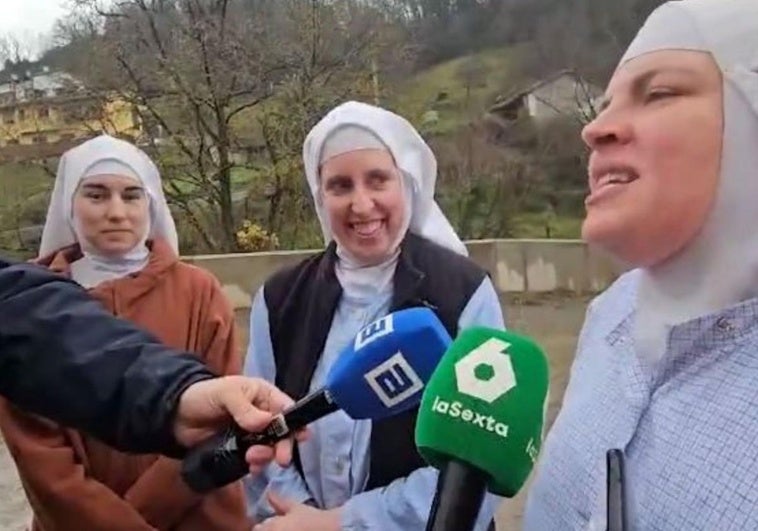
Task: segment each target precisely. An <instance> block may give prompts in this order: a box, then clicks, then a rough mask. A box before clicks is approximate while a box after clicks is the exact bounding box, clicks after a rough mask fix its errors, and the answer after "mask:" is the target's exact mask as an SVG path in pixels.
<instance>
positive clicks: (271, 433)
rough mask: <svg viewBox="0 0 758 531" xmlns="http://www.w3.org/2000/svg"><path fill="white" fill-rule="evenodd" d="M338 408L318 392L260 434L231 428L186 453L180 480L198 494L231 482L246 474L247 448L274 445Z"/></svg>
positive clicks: (294, 405)
mask: <svg viewBox="0 0 758 531" xmlns="http://www.w3.org/2000/svg"><path fill="white" fill-rule="evenodd" d="M338 409H339V406H338V405H337V404H336V403H335V402H334V401H333V400H332V397H331V395H330V394H329V391H328V390H326V389H321V390H320V391H316V392H315V393H312V394H310V395H308V396H306V397H305V398H303V399H301V400H300V401H298V402H296V403H295V404H293V405H292V406H291V407H289V408H288V409H287V410H285V411H283V412H282V413H281V414H280V415H277V416H276V417H275V418H274V420H272V421H271V423H270V424H269V425H268V426H266V429H265V430H263V431H262V432H259V433H249V432H246V431H244V430H242V429H241V428H240V427H239V426H237V425H234V426H230V427H229V428H227V429H226V430H224V431H222V432H220V433H217V434H216V435H214V436H213V437H211V438H210V439H208V440H206V441H205V442H203V443H201V444H200V445H198V446H196V447H195V448H193V449H191V450H190V451H189V452H188V453H187V455H186V456H185V458H184V459H183V461H182V472H181V473H182V478H183V479H184V482H185V483H186V484H187V485H188V486H189V487H190V488H191V489H192V490H193V491H195V492H197V493H199V494H205V493H207V492H210V491H212V490H215V489H218V488H220V487H223V486H225V485H228V484H229V483H233V482H235V481H237V480H239V479H242V478H243V477H245V476H246V475H247V474H248V471H249V467H248V464H247V461H245V453H246V452H247V450H248V448H250V447H251V446H256V445H263V446H268V445H273V444H275V443H276V442H278V441H281V440H282V439H286V438H287V437H289V436H290V435H291V434H292V433H293V432H295V431H297V430H300V429H302V428H304V427H305V426H307V425H308V424H310V423H311V422H313V421H315V420H318V419H320V418H322V417H325V416H326V415H329V414H330V413H333V412H335V411H337V410H338Z"/></svg>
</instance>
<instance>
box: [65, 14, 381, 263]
mask: <svg viewBox="0 0 758 531" xmlns="http://www.w3.org/2000/svg"><path fill="white" fill-rule="evenodd" d="M75 2H76V4H77V11H76V16H75V17H73V18H72V19H71V20H69V21H68V23H67V24H66V25H65V26H64V30H65V31H64V33H67V40H68V42H75V41H76V40H82V39H85V40H87V41H88V42H89V43H90V46H91V47H92V48H93V52H94V53H93V55H92V56H89V57H83V58H82V57H80V62H79V64H78V65H76V66H77V68H76V69H75V71H76V72H77V73H78V74H79V76H80V77H82V78H83V79H84V80H85V84H86V86H87V89H88V91H89V92H90V93H91V94H92V96H93V97H100V98H112V97H113V96H114V95H116V96H117V97H118V98H119V99H122V100H124V101H127V102H129V103H131V104H133V106H134V109H135V113H136V114H137V116H138V118H139V122H140V123H141V124H142V131H141V134H140V135H139V138H136V139H135V141H137V142H140V143H141V144H143V145H145V146H146V149H149V150H151V151H152V153H154V154H155V155H156V158H157V159H158V160H159V161H160V163H161V166H162V169H163V171H164V177H165V178H166V185H165V186H166V190H167V194H168V195H169V197H170V200H171V201H172V203H173V204H174V205H176V206H177V207H178V208H180V209H181V210H182V212H183V213H184V214H185V216H186V218H187V221H188V222H189V223H190V225H192V226H193V227H194V228H195V229H196V230H197V231H198V233H199V234H200V236H201V238H202V240H203V242H204V243H205V246H206V247H208V248H210V249H215V250H235V249H236V247H237V246H236V239H235V232H236V227H237V222H238V220H239V216H238V215H237V211H238V210H239V209H238V208H237V206H238V205H237V203H238V201H237V200H236V199H237V198H238V195H237V193H236V192H235V191H234V190H233V182H232V181H233V175H234V172H233V170H234V169H235V167H238V166H245V165H246V164H247V162H249V154H251V153H261V152H263V153H264V154H265V155H266V156H267V158H268V162H269V163H270V164H271V166H272V167H276V168H280V167H281V164H279V159H281V154H280V152H281V151H282V150H283V147H282V145H278V146H277V147H276V148H274V147H273V145H274V144H273V143H272V141H271V134H270V131H271V127H270V124H271V121H272V116H274V117H275V116H276V115H277V113H278V112H279V110H280V109H283V110H282V113H283V116H284V118H283V119H284V120H286V121H287V122H291V124H290V123H288V124H287V128H288V129H292V127H296V128H297V129H298V130H297V131H295V132H296V133H298V134H294V135H292V136H289V137H288V138H287V144H289V145H288V147H287V149H286V151H288V156H289V154H290V152H291V153H294V152H299V149H300V147H301V146H299V145H297V143H298V142H302V139H303V137H304V134H305V131H307V129H306V128H307V127H310V125H312V122H313V119H314V117H316V116H317V115H318V114H319V112H321V111H322V110H323V109H324V101H323V100H324V99H326V100H330V102H333V100H334V99H335V98H337V97H339V95H344V94H351V93H352V92H351V91H350V90H348V91H342V92H340V90H334V91H333V90H331V87H341V86H347V85H350V84H351V83H353V82H354V81H356V74H355V72H360V73H361V74H357V75H363V76H364V79H362V81H364V82H365V83H366V84H367V85H368V84H369V82H370V81H369V80H370V75H369V74H368V72H369V71H370V70H369V68H368V67H367V66H366V65H367V64H368V61H369V60H370V54H371V52H372V51H373V48H372V46H373V45H374V43H375V42H376V40H375V38H376V35H377V32H376V31H375V30H374V29H372V27H373V26H375V25H376V24H375V23H376V20H375V19H373V20H372V19H371V18H369V17H367V16H366V12H367V10H368V9H370V8H369V7H366V6H363V5H362V3H361V2H359V1H357V0H355V1H344V0H343V1H338V2H321V1H318V0H308V1H306V0H276V1H274V0H255V1H252V0H248V1H244V0H120V1H119V2H117V3H114V4H112V5H110V6H106V5H104V4H103V3H102V2H100V1H99V0H75ZM327 88H328V90H327ZM320 92H323V93H324V94H328V96H326V97H324V95H322V94H320ZM282 102H287V105H286V107H284V108H282ZM291 103H293V105H290V104H291ZM303 113H305V116H306V118H302V116H301V115H302V114H303ZM277 119H278V118H277ZM279 121H281V120H279ZM256 123H258V124H259V125H258V126H257V127H251V124H256ZM277 171H279V170H277ZM273 181H274V186H275V190H278V186H276V183H277V182H279V181H278V180H276V179H273ZM240 193H242V194H244V192H243V191H240ZM239 198H241V197H239ZM269 199H270V202H271V207H272V208H274V210H275V212H274V213H272V214H269V217H270V218H271V219H273V218H275V217H276V216H278V212H277V209H279V208H281V207H283V205H284V203H282V200H283V196H282V195H281V194H280V193H279V192H278V191H275V192H274V193H273V194H272V195H271V196H270V198H269ZM208 213H210V216H211V220H215V222H213V221H211V222H210V223H208V221H207V219H206V218H207V216H208Z"/></svg>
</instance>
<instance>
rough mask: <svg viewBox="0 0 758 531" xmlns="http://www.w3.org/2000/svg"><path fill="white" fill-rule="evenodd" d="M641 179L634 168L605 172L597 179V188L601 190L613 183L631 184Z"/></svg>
mask: <svg viewBox="0 0 758 531" xmlns="http://www.w3.org/2000/svg"><path fill="white" fill-rule="evenodd" d="M637 179H639V175H637V173H636V172H634V171H632V170H615V171H611V172H608V173H605V174H603V175H601V176H600V178H599V179H598V180H597V185H596V189H597V190H599V189H601V188H603V187H605V186H608V185H612V184H629V183H631V182H634V181H636V180H637Z"/></svg>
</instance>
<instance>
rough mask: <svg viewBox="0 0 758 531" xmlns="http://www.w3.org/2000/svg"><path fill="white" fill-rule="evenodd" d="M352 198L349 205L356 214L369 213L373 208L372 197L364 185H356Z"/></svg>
mask: <svg viewBox="0 0 758 531" xmlns="http://www.w3.org/2000/svg"><path fill="white" fill-rule="evenodd" d="M352 199H353V200H352V202H351V205H350V207H351V209H352V210H353V212H355V213H356V214H370V213H371V211H372V210H373V209H374V198H373V197H372V195H371V192H370V191H369V190H367V189H366V188H365V187H362V186H358V187H356V189H355V191H354V192H353V198H352Z"/></svg>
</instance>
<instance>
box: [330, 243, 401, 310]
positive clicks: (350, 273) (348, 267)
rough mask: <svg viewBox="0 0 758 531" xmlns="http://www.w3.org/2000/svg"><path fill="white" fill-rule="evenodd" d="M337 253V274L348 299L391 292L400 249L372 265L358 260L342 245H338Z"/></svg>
mask: <svg viewBox="0 0 758 531" xmlns="http://www.w3.org/2000/svg"><path fill="white" fill-rule="evenodd" d="M336 253H337V263H336V265H335V274H336V275H337V279H338V280H339V282H340V285H341V286H342V289H343V291H344V294H345V295H346V296H347V297H350V298H359V299H363V298H367V297H373V296H377V295H381V294H385V293H389V292H391V290H392V278H393V276H394V274H395V268H396V266H397V259H398V257H399V256H400V248H399V247H398V248H396V249H395V251H393V252H392V253H391V254H389V255H387V256H386V257H384V258H383V259H381V260H379V261H374V262H372V263H366V262H365V261H359V260H356V259H355V258H354V257H353V256H352V255H351V254H350V253H349V251H347V250H345V249H344V248H342V246H340V245H337V251H336Z"/></svg>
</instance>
